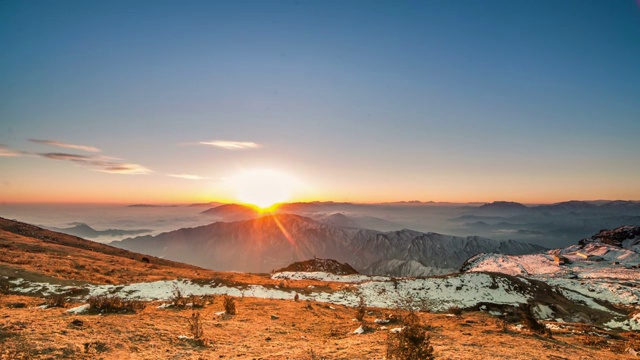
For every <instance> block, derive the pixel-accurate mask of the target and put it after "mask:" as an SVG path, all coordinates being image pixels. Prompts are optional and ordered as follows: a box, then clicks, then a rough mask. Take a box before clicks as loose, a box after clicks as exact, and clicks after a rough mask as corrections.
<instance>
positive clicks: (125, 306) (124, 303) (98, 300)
mask: <svg viewBox="0 0 640 360" xmlns="http://www.w3.org/2000/svg"><path fill="white" fill-rule="evenodd" d="M88 302H89V307H90V309H91V310H95V311H98V312H101V313H134V312H136V311H138V310H142V309H144V306H145V304H144V302H142V301H137V300H124V299H122V298H121V297H119V296H91V297H90V298H89V300H88Z"/></svg>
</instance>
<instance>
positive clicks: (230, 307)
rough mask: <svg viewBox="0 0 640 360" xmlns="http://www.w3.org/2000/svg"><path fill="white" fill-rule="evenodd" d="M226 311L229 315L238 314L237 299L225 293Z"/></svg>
mask: <svg viewBox="0 0 640 360" xmlns="http://www.w3.org/2000/svg"><path fill="white" fill-rule="evenodd" d="M224 311H225V312H226V313H227V314H229V315H235V314H236V299H234V298H232V297H231V296H228V295H225V297H224Z"/></svg>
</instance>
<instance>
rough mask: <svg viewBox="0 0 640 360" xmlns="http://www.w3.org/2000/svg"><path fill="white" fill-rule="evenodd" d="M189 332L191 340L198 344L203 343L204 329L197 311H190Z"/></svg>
mask: <svg viewBox="0 0 640 360" xmlns="http://www.w3.org/2000/svg"><path fill="white" fill-rule="evenodd" d="M189 332H191V335H193V340H194V341H195V342H196V343H197V344H198V345H204V344H205V339H204V329H203V327H202V319H201V318H200V313H199V312H193V313H191V318H190V319H189Z"/></svg>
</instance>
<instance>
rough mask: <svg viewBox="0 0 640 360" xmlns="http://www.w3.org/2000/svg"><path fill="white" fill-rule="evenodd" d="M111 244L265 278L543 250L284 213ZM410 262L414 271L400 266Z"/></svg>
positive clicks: (430, 271)
mask: <svg viewBox="0 0 640 360" xmlns="http://www.w3.org/2000/svg"><path fill="white" fill-rule="evenodd" d="M111 244H112V245H114V246H117V247H121V248H124V249H128V250H131V251H137V252H140V253H145V254H151V255H154V256H158V257H163V258H168V259H172V260H176V261H181V262H187V263H190V264H194V265H198V266H202V267H205V268H210V269H215V270H221V271H243V272H258V273H260V272H262V273H264V272H270V271H271V270H273V269H277V268H281V267H283V266H286V265H288V264H290V263H293V262H296V261H302V260H306V259H309V258H313V257H315V256H317V257H322V258H329V259H335V260H337V261H339V262H346V263H349V264H350V265H351V266H353V267H354V268H355V269H356V270H357V271H359V272H361V273H367V274H375V275H405V276H417V275H434V274H446V273H451V272H456V271H457V270H458V269H459V268H460V266H461V265H462V264H463V263H464V261H465V260H466V259H468V258H469V257H471V256H473V255H476V254H478V253H483V252H497V253H504V254H527V253H533V252H538V251H541V250H543V248H542V247H539V246H536V245H532V244H526V243H520V242H516V241H494V240H490V239H485V238H481V237H477V236H469V237H456V236H448V235H441V234H436V233H422V232H418V231H413V230H408V229H404V230H399V231H391V232H380V231H375V230H368V229H356V228H345V227H338V226H333V225H329V224H324V223H320V222H318V221H315V220H312V219H310V218H307V217H303V216H298V215H289V214H278V215H270V216H264V217H261V218H258V219H252V220H246V221H236V222H217V223H213V224H210V225H205V226H200V227H196V228H185V229H179V230H176V231H172V232H168V233H163V234H160V235H157V236H140V237H136V238H129V239H125V240H122V241H114V242H112V243H111ZM416 263H417V264H419V265H421V266H418V267H416V266H413V267H407V266H406V265H404V264H416ZM399 269H405V270H406V269H409V270H411V269H416V272H413V271H404V272H400V270H399Z"/></svg>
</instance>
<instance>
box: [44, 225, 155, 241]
mask: <svg viewBox="0 0 640 360" xmlns="http://www.w3.org/2000/svg"><path fill="white" fill-rule="evenodd" d="M71 225H74V226H72V227H68V228H56V227H46V226H43V227H44V228H46V229H49V230H51V231H57V232H61V233H63V234H68V235H73V236H78V237H82V238H91V239H94V238H97V237H100V236H126V235H138V234H144V233H149V232H151V231H152V230H150V229H136V230H122V229H107V230H96V229H94V228H92V227H91V226H89V225H87V224H85V223H72V224H71Z"/></svg>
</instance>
